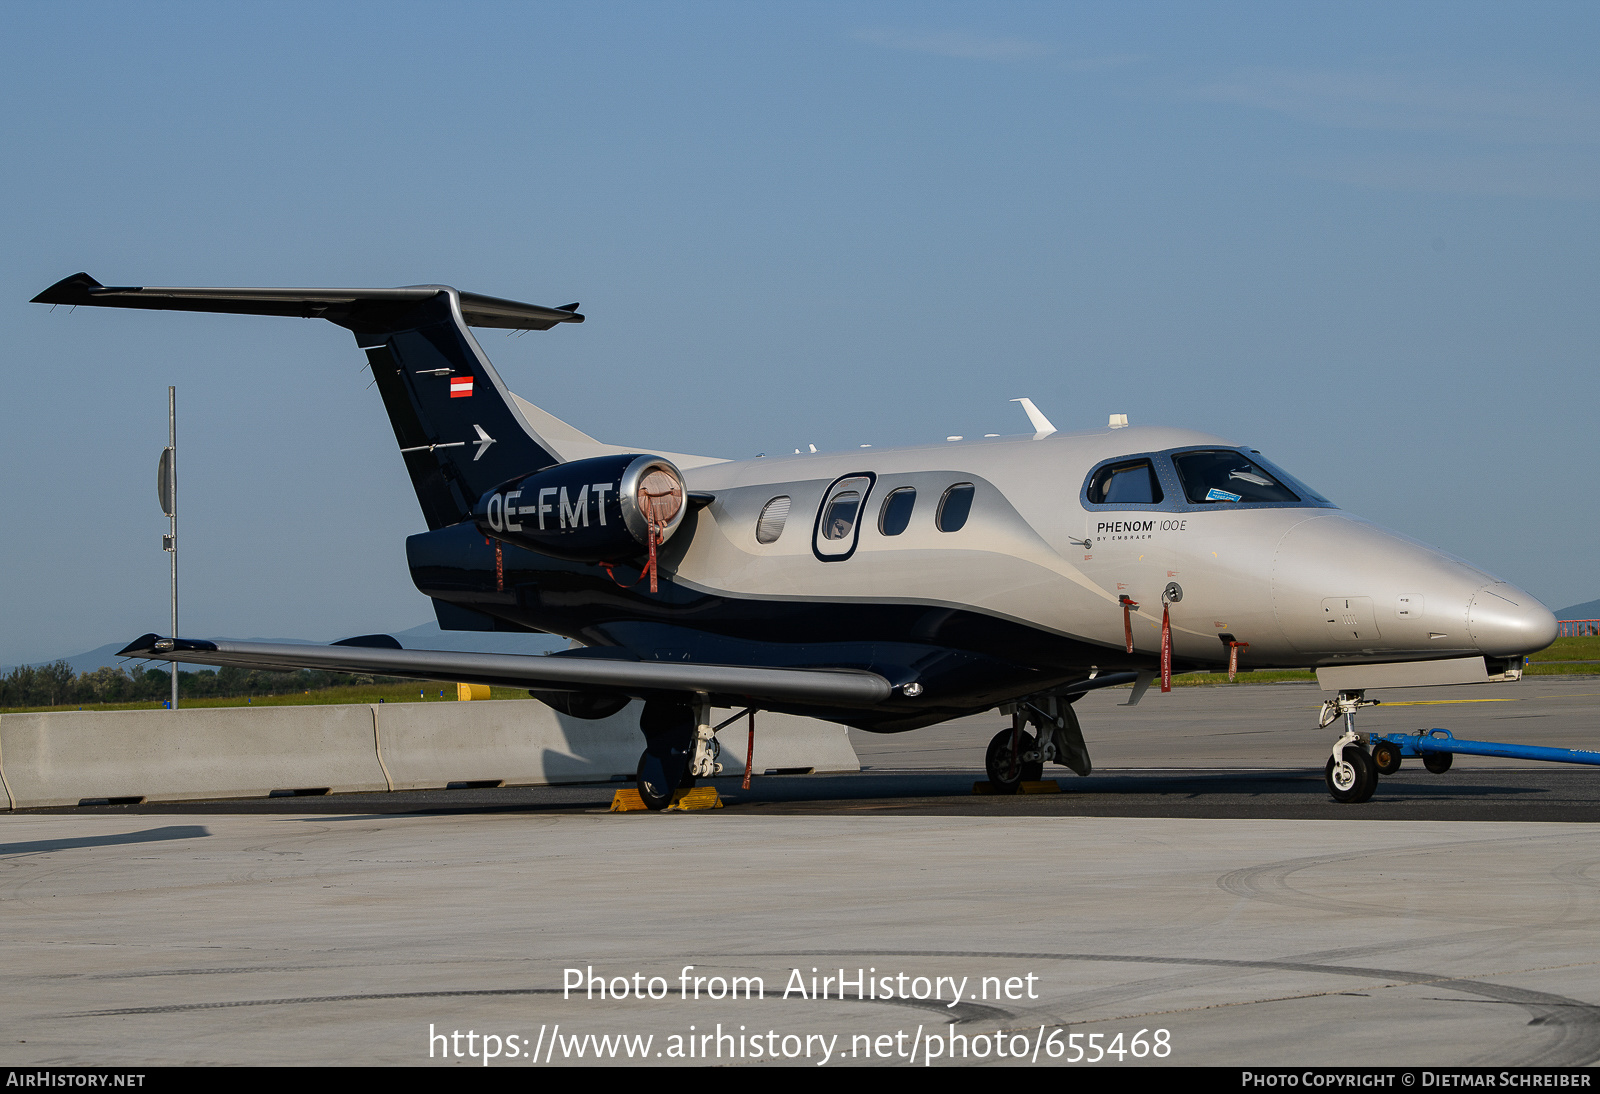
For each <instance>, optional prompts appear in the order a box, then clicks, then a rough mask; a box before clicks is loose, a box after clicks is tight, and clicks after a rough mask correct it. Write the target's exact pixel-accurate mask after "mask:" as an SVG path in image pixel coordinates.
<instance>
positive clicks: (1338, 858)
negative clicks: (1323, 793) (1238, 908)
mask: <svg viewBox="0 0 1600 1094" xmlns="http://www.w3.org/2000/svg"><path fill="white" fill-rule="evenodd" d="M1564 836H1565V833H1561V834H1557V833H1551V834H1549V835H1518V836H1500V837H1496V838H1491V839H1480V840H1452V841H1448V842H1441V843H1426V844H1416V845H1414V846H1410V847H1392V846H1391V847H1378V846H1374V847H1369V848H1365V849H1363V850H1360V851H1346V852H1343V853H1341V854H1331V855H1307V856H1304V857H1302V858H1292V859H1282V860H1279V861H1277V862H1266V863H1261V864H1259V865H1256V866H1245V867H1241V868H1240V869H1237V870H1231V871H1229V872H1228V873H1226V874H1223V875H1222V876H1221V877H1219V878H1217V887H1218V888H1219V889H1222V890H1223V891H1224V892H1227V893H1232V894H1233V895H1234V896H1238V897H1243V898H1245V899H1246V900H1260V901H1265V902H1266V903H1268V904H1278V905H1282V906H1285V907H1291V908H1310V909H1314V910H1315V911H1318V912H1321V913H1323V914H1328V913H1331V912H1345V913H1353V914H1359V915H1379V916H1384V917H1391V916H1394V915H1395V914H1397V913H1396V909H1395V908H1394V907H1392V906H1386V905H1381V904H1365V903H1361V902H1359V901H1353V900H1341V899H1339V898H1338V897H1335V896H1325V895H1319V894H1313V893H1308V892H1304V891H1302V890H1300V889H1297V888H1295V887H1294V886H1293V885H1291V884H1290V883H1289V880H1288V879H1289V876H1290V875H1292V874H1297V873H1299V872H1300V871H1302V870H1309V869H1313V868H1315V867H1319V866H1336V865H1342V864H1345V863H1350V862H1360V861H1363V860H1369V859H1378V858H1384V859H1391V858H1397V857H1405V856H1409V855H1416V854H1435V853H1439V852H1443V851H1451V850H1455V849H1457V848H1463V847H1484V846H1489V845H1493V844H1515V843H1524V842H1527V841H1530V840H1546V839H1559V838H1563V837H1564ZM1452 915H1453V917H1454V918H1457V919H1462V918H1465V919H1477V920H1479V921H1480V922H1481V921H1487V922H1493V923H1499V922H1500V921H1499V920H1497V919H1494V918H1492V917H1483V916H1463V915H1462V914H1461V913H1459V912H1455V913H1452Z"/></svg>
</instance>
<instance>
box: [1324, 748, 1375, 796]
mask: <svg viewBox="0 0 1600 1094" xmlns="http://www.w3.org/2000/svg"><path fill="white" fill-rule="evenodd" d="M1322 777H1323V779H1324V780H1325V781H1326V782H1327V784H1328V793H1329V794H1331V795H1333V800H1334V801H1336V802H1364V801H1366V800H1367V799H1368V798H1370V797H1372V792H1373V791H1374V790H1376V789H1377V788H1378V769H1377V767H1376V766H1375V765H1374V764H1373V762H1372V757H1371V756H1368V755H1367V753H1366V750H1365V749H1363V748H1361V747H1359V746H1357V745H1346V746H1345V748H1344V763H1342V764H1336V763H1334V762H1333V757H1332V756H1329V757H1328V763H1327V766H1326V767H1324V768H1323V771H1322Z"/></svg>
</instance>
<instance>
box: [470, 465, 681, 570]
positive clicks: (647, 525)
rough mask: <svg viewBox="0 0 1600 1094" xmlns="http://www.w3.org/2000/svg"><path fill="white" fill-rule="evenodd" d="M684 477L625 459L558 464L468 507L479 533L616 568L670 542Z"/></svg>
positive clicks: (673, 468)
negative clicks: (607, 563) (609, 564)
mask: <svg viewBox="0 0 1600 1094" xmlns="http://www.w3.org/2000/svg"><path fill="white" fill-rule="evenodd" d="M688 501H689V497H688V493H687V491H686V490H685V489H684V485H683V473H682V472H681V471H679V470H678V468H677V467H676V466H675V465H674V464H673V463H672V461H671V460H668V459H664V458H663V457H661V456H650V455H640V454H638V453H628V454H625V455H620V456H596V457H594V458H593V459H587V460H574V461H573V462H571V463H563V464H557V465H556V466H555V467H547V468H545V469H544V470H543V471H535V472H533V473H532V474H529V475H523V476H520V477H518V478H515V479H511V480H509V481H507V482H503V483H501V484H500V485H499V486H497V487H495V488H494V489H493V490H491V491H489V492H488V493H487V494H485V495H483V497H481V498H479V499H478V504H477V505H476V506H475V507H474V508H473V512H472V519H473V523H474V524H476V525H477V527H478V530H479V531H481V532H483V533H484V534H485V535H488V536H493V537H495V538H496V539H501V540H504V541H505V542H507V543H514V544H516V545H517V546H518V547H526V548H528V549H530V550H533V551H538V552H539V553H541V554H546V555H550V556H552V557H554V558H565V559H571V560H573V561H576V562H620V561H622V560H624V559H628V558H633V557H635V556H637V555H638V554H639V553H640V552H641V551H649V550H650V548H651V545H652V543H651V541H652V537H653V538H654V544H655V545H656V546H659V545H660V544H663V543H665V542H666V541H667V540H669V539H671V538H672V534H673V533H674V532H676V531H677V530H678V525H680V524H682V523H683V516H684V514H685V513H686V512H688V509H689V505H688Z"/></svg>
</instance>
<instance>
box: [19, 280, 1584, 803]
mask: <svg viewBox="0 0 1600 1094" xmlns="http://www.w3.org/2000/svg"><path fill="white" fill-rule="evenodd" d="M35 299H36V301H37V302H38V303H45V304H82V305H98V306H103V307H119V308H147V309H149V308H153V309H171V310H178V311H207V312H238V313H246V314H255V315H283V316H302V317H311V318H321V319H326V320H328V321H329V322H332V323H334V324H336V325H338V326H341V327H344V328H345V329H347V330H349V331H351V332H353V333H354V335H355V338H356V344H357V345H358V346H360V347H361V350H362V352H364V353H365V354H366V355H367V360H368V362H369V364H370V365H371V368H372V375H373V377H374V378H375V380H376V382H377V387H378V390H379V392H380V393H381V394H382V396H383V402H384V406H385V408H386V409H387V410H388V413H389V419H390V421H391V422H392V423H393V425H394V433H395V439H396V440H397V441H398V442H399V447H400V452H401V456H402V458H403V459H404V461H405V465H406V470H407V471H408V472H409V473H410V475H411V482H412V485H413V486H414V487H415V488H416V492H417V500H418V501H419V502H420V503H421V506H422V513H423V517H424V519H425V520H426V521H427V525H428V530H427V531H426V532H421V533H419V534H417V535H414V536H411V537H410V538H409V539H408V540H407V557H408V560H409V563H410V568H411V577H412V580H413V581H414V582H415V583H416V586H417V588H418V589H420V590H422V592H424V593H425V594H427V595H428V596H430V597H432V598H433V602H434V604H435V606H436V610H437V614H438V618H439V623H440V625H441V626H442V627H445V628H447V629H457V630H501V631H547V632H550V633H554V634H559V635H565V636H567V637H569V638H572V639H576V640H577V642H579V643H581V644H582V645H581V647H579V648H573V649H571V650H567V651H564V652H562V653H558V654H553V655H550V656H513V655H498V654H483V653H451V652H442V651H430V650H404V649H401V648H399V643H397V642H396V641H395V640H394V639H392V638H390V637H389V636H387V635H369V636H365V637H363V638H358V639H349V640H347V641H346V642H345V643H341V644H335V645H332V646H295V645H280V644H269V643H256V642H205V641H194V640H188V639H182V638H178V637H171V638H164V637H159V636H157V635H154V634H148V635H145V636H144V637H142V638H140V639H138V640H137V641H135V642H133V643H132V644H130V645H129V646H128V647H127V648H126V649H124V650H123V651H122V652H123V654H125V655H127V656H137V657H148V658H156V659H163V660H168V661H181V662H190V663H195V664H202V665H238V666H243V667H252V668H270V669H287V668H316V669H329V670H335V671H344V672H360V673H382V674H386V675H391V676H405V677H416V678H422V679H448V680H459V681H464V682H469V683H480V684H495V685H500V686H509V687H517V688H526V689H528V690H529V691H531V692H532V693H533V694H534V695H535V696H536V697H538V698H540V699H542V700H543V701H544V702H546V703H548V704H549V705H550V706H552V707H554V708H556V709H557V710H559V711H562V712H564V713H566V714H568V715H572V716H576V717H579V718H601V717H608V716H610V715H612V714H615V713H616V712H618V711H620V710H621V709H622V708H623V707H624V706H626V704H627V703H628V702H629V701H630V700H631V699H642V700H643V701H644V705H643V707H642V714H641V716H640V729H641V731H642V734H643V754H642V755H641V757H640V761H639V770H638V786H639V792H640V795H641V796H642V797H643V798H644V800H645V802H646V804H648V805H649V806H651V807H652V808H657V809H659V808H662V807H663V806H665V805H667V804H668V803H670V801H671V800H672V796H673V792H674V791H675V790H676V789H678V788H679V787H681V786H684V785H691V784H692V781H693V780H694V779H695V778H697V777H707V776H710V775H713V774H716V773H717V772H718V771H720V770H721V765H720V764H718V762H717V752H718V749H717V742H716V738H715V736H714V734H713V732H712V729H713V727H712V726H711V725H710V724H709V722H710V710H711V708H712V707H713V706H732V707H748V708H751V709H759V710H773V711H785V712H790V713H796V714H804V715H809V716H812V717H816V718H822V719H827V720H831V721H834V722H842V723H845V724H847V725H851V726H855V727H857V728H860V729H863V730H869V731H873V732H880V733H895V732H899V731H902V730H909V729H916V728H918V727H920V726H927V725H932V724H934V723H936V722H942V721H945V720H947V719H950V718H957V717H961V716H963V715H968V714H974V713H978V712H981V711H985V710H989V709H991V708H994V707H999V708H1000V709H1001V710H1002V711H1003V712H1006V713H1009V714H1010V715H1011V727H1010V728H1008V729H1004V730H1002V731H1001V732H1000V733H999V734H998V735H997V736H996V737H995V739H994V740H993V741H992V742H991V743H990V746H989V751H988V762H987V767H988V774H989V779H990V781H991V783H992V784H993V785H994V786H995V788H996V789H998V790H1000V791H1002V792H1004V791H1013V790H1015V789H1016V788H1017V787H1018V786H1019V785H1020V783H1022V782H1023V781H1024V780H1028V779H1037V778H1039V777H1040V775H1041V773H1042V770H1043V765H1044V764H1045V763H1047V762H1054V763H1061V764H1064V765H1066V766H1068V767H1070V768H1071V769H1073V770H1075V771H1077V772H1078V773H1080V774H1087V773H1088V771H1089V757H1088V752H1087V750H1086V748H1085V746H1084V741H1083V735H1082V732H1081V729H1080V727H1079V725H1078V720H1077V718H1076V716H1075V715H1074V713H1073V706H1072V704H1073V702H1074V701H1075V700H1076V699H1078V698H1079V697H1080V696H1082V695H1083V694H1084V693H1086V692H1088V691H1090V690H1092V689H1094V688H1100V687H1108V686H1113V685H1117V684H1127V683H1131V684H1132V685H1133V688H1134V690H1133V694H1132V696H1131V698H1130V701H1132V702H1137V701H1138V698H1139V697H1140V696H1141V695H1142V694H1143V692H1144V690H1145V688H1146V687H1148V686H1149V684H1150V683H1151V682H1152V681H1153V679H1155V677H1156V676H1157V675H1158V674H1159V675H1160V676H1161V677H1162V680H1163V686H1165V684H1166V680H1167V677H1168V676H1169V674H1170V673H1172V672H1187V671H1194V670H1199V669H1210V670H1218V669H1222V668H1224V667H1227V666H1229V665H1230V662H1231V663H1233V664H1234V665H1237V666H1239V667H1242V668H1244V669H1247V670H1254V669H1265V668H1284V667H1293V668H1315V669H1318V670H1319V676H1320V677H1321V678H1322V680H1323V684H1324V686H1325V687H1327V688H1328V689H1329V690H1336V691H1337V692H1338V697H1337V698H1336V699H1330V700H1328V702H1327V703H1326V704H1325V705H1324V713H1323V717H1322V719H1321V724H1322V725H1324V726H1327V725H1330V724H1332V723H1333V722H1334V721H1336V720H1338V719H1339V718H1340V717H1341V716H1342V718H1343V721H1344V723H1345V725H1344V733H1343V735H1342V736H1341V737H1340V738H1339V739H1338V741H1337V742H1336V743H1335V744H1334V745H1333V747H1332V750H1331V755H1330V756H1329V758H1328V761H1327V765H1326V772H1327V780H1328V787H1329V791H1330V792H1331V793H1332V794H1333V796H1334V797H1335V798H1337V799H1339V800H1341V801H1360V800H1364V799H1366V798H1368V797H1370V796H1371V794H1372V792H1373V788H1374V786H1375V785H1376V782H1377V772H1376V768H1375V767H1374V763H1373V760H1372V757H1371V755H1370V754H1369V753H1368V752H1367V750H1366V748H1365V743H1366V742H1365V739H1364V738H1363V737H1362V736H1361V735H1359V734H1357V733H1356V732H1355V730H1354V720H1353V718H1354V713H1355V711H1356V709H1357V708H1358V707H1359V706H1361V705H1363V704H1365V703H1367V702H1370V700H1366V699H1364V698H1363V691H1364V689H1366V688H1371V687H1379V686H1384V685H1394V684H1415V683H1465V682H1472V681H1484V680H1490V679H1496V678H1514V677H1515V676H1516V675H1517V674H1518V673H1519V672H1520V666H1521V663H1522V662H1521V658H1522V656H1523V655H1524V654H1527V653H1530V652H1533V651H1535V650H1539V649H1542V648H1543V647H1545V646H1547V645H1549V644H1550V642H1551V641H1552V640H1553V638H1554V637H1555V631H1556V623H1555V619H1554V617H1553V616H1552V615H1551V613H1550V612H1549V611H1548V610H1547V609H1546V608H1545V607H1544V606H1543V605H1542V604H1540V603H1539V602H1538V601H1537V600H1535V599H1534V598H1533V597H1532V596H1530V595H1528V594H1527V593H1525V592H1523V591H1522V590H1521V589H1518V588H1516V587H1514V586H1512V585H1509V584H1507V583H1506V582H1504V581H1501V580H1499V579H1498V578H1496V577H1494V576H1492V575H1490V574H1487V573H1485V572H1483V571H1482V570H1479V569H1476V568H1475V567H1473V566H1471V565H1468V564H1467V563H1465V562H1462V561H1460V560H1459V559H1456V558H1453V557H1451V556H1449V555H1446V554H1443V553H1441V552H1439V551H1436V550H1434V549H1432V548H1430V547H1427V546H1424V545H1423V544H1421V543H1418V542H1416V541H1414V540H1411V539H1408V538H1406V537H1404V536H1401V535H1397V534H1395V533H1393V532H1389V531H1385V530H1384V529H1382V528H1379V527H1377V526H1375V525H1373V524H1371V523H1369V522H1367V521H1364V520H1361V519H1359V518H1356V517H1352V516H1350V515H1348V514H1346V513H1344V512H1343V511H1341V510H1340V509H1339V508H1338V507H1337V506H1336V505H1334V504H1333V503H1332V502H1330V501H1328V500H1327V499H1326V498H1324V497H1322V496H1321V495H1320V494H1318V493H1317V492H1316V491H1315V490H1313V489H1312V488H1311V487H1309V486H1307V485H1305V484H1304V483H1302V482H1300V481H1299V480H1298V479H1296V478H1294V477H1293V476H1292V475H1290V474H1288V473H1287V472H1285V471H1283V470H1281V469H1280V468H1278V467H1276V466H1274V465H1273V464H1272V463H1271V462H1269V461H1268V460H1267V459H1266V458H1265V457H1264V456H1263V455H1261V454H1260V453H1259V452H1257V451H1255V450H1254V449H1251V448H1247V447H1241V446H1239V445H1236V444H1234V443H1232V442H1229V441H1225V440H1223V439H1221V438H1219V437H1213V436H1209V435H1206V434H1203V433H1192V432H1189V431H1187V430H1180V429H1164V428H1155V427H1122V428H1116V427H1108V428H1106V429H1103V430H1096V431H1091V432H1085V433H1060V432H1056V431H1055V430H1054V429H1053V428H1052V427H1051V426H1050V425H1049V423H1048V421H1047V420H1046V419H1045V418H1044V417H1043V415H1041V414H1039V413H1038V412H1037V411H1036V410H1035V409H1034V408H1033V406H1032V404H1031V403H1025V404H1024V409H1026V410H1027V411H1028V413H1029V415H1030V417H1031V418H1032V419H1033V422H1034V426H1035V432H1033V433H1031V434H1024V435H1022V436H1016V437H998V438H987V437H986V438H983V439H981V440H971V441H955V442H947V443H944V444H938V445H932V446H926V447H918V448H901V449H883V448H870V449H867V448H863V449H857V450H854V451H848V452H843V453H809V454H799V453H796V454H795V455H793V456H782V457H760V458H756V459H749V460H719V459H714V458H709V457H701V456H685V455H679V454H674V453H666V452H655V453H651V452H639V451H636V450H634V449H631V448H627V447H619V446H616V445H610V444H604V443H602V442H600V441H597V440H595V439H593V438H592V437H589V436H587V435H585V434H583V433H581V432H579V431H578V430H577V429H575V428H573V427H572V426H570V425H568V424H566V423H565V422H563V421H561V420H559V419H557V418H555V417H553V416H551V415H550V414H547V413H546V412H544V411H543V410H540V409H539V408H538V407H535V406H533V405H532V404H531V403H528V402H526V401H524V400H522V399H520V398H518V397H517V396H515V395H513V394H511V393H510V392H509V391H507V390H506V387H505V385H504V384H503V383H502V382H501V379H500V377H499V375H498V374H497V373H496V372H495V370H494V368H493V367H491V366H490V364H489V361H488V359H487V358H486V357H485V356H484V353H483V351H482V349H481V348H480V347H479V345H478V343H477V341H476V339H474V338H473V336H472V334H471V332H470V329H469V328H471V327H474V326H478V327H500V328H509V329H532V330H548V329H550V328H552V327H555V326H557V325H559V324H564V323H581V322H583V318H584V317H583V316H582V315H581V314H579V313H578V311H577V307H578V306H577V305H576V304H573V305H569V306H567V307H563V308H545V307H539V306H536V305H531V304H520V303H516V302H514V301H509V300H499V299H495V298H493V297H484V296H477V295H474V294H471V293H464V292H458V291H457V290H455V289H452V288H449V287H447V286H443V285H424V286H416V287H410V288H400V289H259V288H240V289H194V288H146V287H112V286H103V285H101V284H100V283H99V282H97V281H95V280H94V279H93V278H91V277H89V276H88V275H87V274H78V275H76V276H74V277H69V278H67V279H66V280H64V281H61V282H59V283H58V284H56V285H53V286H51V287H50V288H49V289H46V290H45V291H44V292H43V293H40V294H39V296H38V297H36V298H35ZM1117 424H1120V423H1117ZM1330 681H1332V683H1331V684H1330Z"/></svg>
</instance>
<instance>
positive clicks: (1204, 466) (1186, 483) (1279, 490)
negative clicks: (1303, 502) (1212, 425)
mask: <svg viewBox="0 0 1600 1094" xmlns="http://www.w3.org/2000/svg"><path fill="white" fill-rule="evenodd" d="M1172 463H1173V465H1174V466H1175V467H1177V469H1178V480H1179V481H1180V482H1182V483H1183V494H1184V497H1186V498H1188V499H1189V501H1190V502H1192V503H1194V504H1196V505H1203V504H1213V505H1230V504H1234V503H1237V502H1246V503H1249V502H1256V503H1260V502H1275V501H1276V502H1282V501H1299V500H1300V499H1299V498H1298V497H1297V496H1296V495H1295V494H1294V493H1293V492H1292V491H1291V490H1290V489H1289V488H1288V487H1287V486H1284V485H1283V484H1282V483H1281V482H1279V481H1278V480H1277V479H1275V478H1273V477H1272V475H1271V474H1269V473H1268V471H1267V469H1266V468H1264V467H1262V466H1261V465H1260V464H1258V463H1256V462H1255V461H1254V460H1251V459H1250V458H1249V457H1247V456H1244V455H1242V454H1240V453H1238V452H1235V451H1234V450H1233V449H1226V448H1225V449H1212V450H1209V451H1200V452H1178V453H1175V454H1174V455H1173V457H1172Z"/></svg>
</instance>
